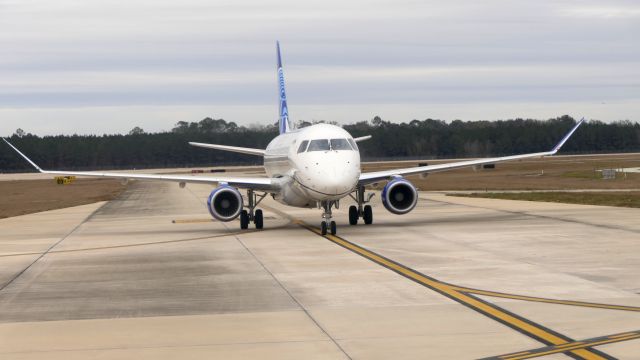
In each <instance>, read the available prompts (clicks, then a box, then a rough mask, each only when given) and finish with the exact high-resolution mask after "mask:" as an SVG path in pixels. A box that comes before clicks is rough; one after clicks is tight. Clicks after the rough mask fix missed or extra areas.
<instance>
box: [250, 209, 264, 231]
mask: <svg viewBox="0 0 640 360" xmlns="http://www.w3.org/2000/svg"><path fill="white" fill-rule="evenodd" d="M253 222H254V223H255V224H256V229H262V225H264V223H263V222H262V210H261V209H258V210H256V213H255V215H254V216H253Z"/></svg>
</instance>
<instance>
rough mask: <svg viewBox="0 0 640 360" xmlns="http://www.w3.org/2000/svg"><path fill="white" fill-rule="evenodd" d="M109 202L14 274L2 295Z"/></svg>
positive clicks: (4, 287) (0, 291)
mask: <svg viewBox="0 0 640 360" xmlns="http://www.w3.org/2000/svg"><path fill="white" fill-rule="evenodd" d="M108 203H109V202H108V201H107V202H104V203H103V204H102V205H100V206H99V207H98V208H97V209H95V210H93V211H92V212H91V213H90V214H89V215H87V217H85V218H84V219H83V220H82V221H80V223H79V224H78V225H76V226H74V227H73V229H71V231H69V232H68V233H66V234H65V235H64V236H63V237H61V238H60V240H58V241H56V242H55V243H54V244H53V245H51V246H49V248H47V250H45V251H44V252H42V253H40V256H38V257H37V258H36V259H35V260H33V261H32V262H31V263H30V264H29V265H27V266H26V267H25V268H24V269H22V271H20V272H19V273H17V274H16V275H14V276H13V277H12V278H11V279H9V281H7V282H6V283H4V284H3V285H2V286H1V287H0V295H2V294H1V293H2V291H3V290H4V289H6V288H7V287H8V286H9V285H11V284H13V282H14V281H16V280H17V279H18V278H19V277H20V276H22V274H24V273H25V272H27V270H29V269H30V268H31V267H32V266H33V265H35V263H37V262H38V261H40V259H42V258H43V257H44V256H45V255H47V254H49V252H50V251H51V250H52V249H53V248H55V247H56V246H58V244H60V243H61V242H63V241H64V240H66V239H67V238H68V237H69V236H71V235H72V234H73V233H74V232H75V231H76V230H78V229H79V228H80V227H81V226H82V225H83V224H84V223H86V222H87V221H89V220H90V219H91V218H92V217H93V216H94V215H95V214H97V213H98V211H99V210H100V209H102V208H103V207H104V206H105V205H106V204H108Z"/></svg>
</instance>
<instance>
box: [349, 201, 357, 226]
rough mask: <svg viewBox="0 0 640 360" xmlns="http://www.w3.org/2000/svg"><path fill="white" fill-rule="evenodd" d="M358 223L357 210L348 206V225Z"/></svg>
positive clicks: (352, 206)
mask: <svg viewBox="0 0 640 360" xmlns="http://www.w3.org/2000/svg"><path fill="white" fill-rule="evenodd" d="M357 223H358V208H357V207H355V206H354V205H351V206H349V224H350V225H356V224H357Z"/></svg>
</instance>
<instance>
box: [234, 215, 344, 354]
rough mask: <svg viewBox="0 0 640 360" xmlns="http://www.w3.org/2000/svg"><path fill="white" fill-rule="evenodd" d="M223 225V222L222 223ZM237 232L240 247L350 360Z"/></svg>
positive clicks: (235, 235)
mask: <svg viewBox="0 0 640 360" xmlns="http://www.w3.org/2000/svg"><path fill="white" fill-rule="evenodd" d="M223 225H224V224H223ZM224 226H225V227H226V225H224ZM238 235H239V234H237V233H236V234H234V235H233V237H234V238H236V240H237V241H238V242H239V243H240V245H242V247H244V249H245V250H246V251H247V252H248V253H249V254H250V255H251V256H252V257H253V258H254V260H255V261H256V262H258V264H260V266H261V267H262V268H263V269H264V271H266V272H267V274H269V275H270V276H271V278H272V279H273V280H274V281H275V282H276V283H277V284H278V285H279V286H280V287H281V288H282V290H284V292H286V293H287V295H289V297H290V298H291V299H292V300H293V301H294V302H295V303H296V304H297V305H298V306H299V307H300V309H302V311H304V313H305V314H306V315H307V317H308V318H309V320H311V322H313V323H314V324H315V325H316V326H317V327H318V329H320V331H322V333H324V334H325V335H326V336H327V338H328V339H329V340H330V341H331V342H333V344H334V345H335V346H336V347H337V348H338V350H340V351H341V352H342V353H343V354H344V356H346V357H347V359H349V360H351V356H349V354H347V352H346V351H345V349H344V348H343V347H342V346H340V344H339V343H338V341H337V340H336V339H335V338H334V337H333V336H331V335H330V334H329V332H328V331H327V330H326V329H325V328H324V327H323V326H322V325H320V323H319V322H318V320H316V318H314V317H313V316H312V315H311V314H310V313H309V311H308V310H307V308H305V307H304V306H303V305H302V303H301V302H300V301H299V300H298V299H297V298H296V297H295V296H294V295H293V294H292V293H291V292H290V291H289V289H287V288H286V286H284V284H283V283H282V282H280V280H278V278H277V277H276V276H275V275H274V274H273V273H272V272H271V271H270V270H269V269H267V266H266V265H265V264H264V263H263V262H262V261H260V259H258V257H257V256H256V255H255V254H254V253H253V251H251V249H249V247H247V245H246V244H245V243H244V241H242V240H241V239H240V237H238Z"/></svg>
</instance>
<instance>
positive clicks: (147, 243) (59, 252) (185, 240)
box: [0, 230, 257, 258]
mask: <svg viewBox="0 0 640 360" xmlns="http://www.w3.org/2000/svg"><path fill="white" fill-rule="evenodd" d="M256 231H257V230H244V231H243V233H252V232H256ZM238 233H240V231H238V232H235V233H228V234H219V235H212V236H201V237H195V238H187V239H174V240H165V241H151V242H145V243H137V244H123V245H113V246H98V247H92V248H81V249H69V250H51V251H49V254H66V253H74V252H83V251H98V250H111V249H119V248H130V247H138V246H149V245H162V244H171V243H180V242H187V241H199V240H209V239H217V238H222V237H227V236H233V235H234V234H238ZM38 254H40V253H39V252H32V253H17V254H4V255H0V258H4V257H12V256H26V255H38Z"/></svg>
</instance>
